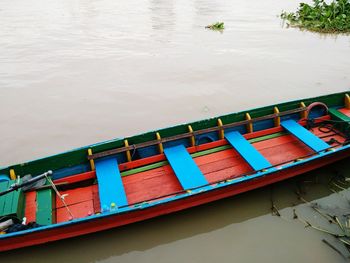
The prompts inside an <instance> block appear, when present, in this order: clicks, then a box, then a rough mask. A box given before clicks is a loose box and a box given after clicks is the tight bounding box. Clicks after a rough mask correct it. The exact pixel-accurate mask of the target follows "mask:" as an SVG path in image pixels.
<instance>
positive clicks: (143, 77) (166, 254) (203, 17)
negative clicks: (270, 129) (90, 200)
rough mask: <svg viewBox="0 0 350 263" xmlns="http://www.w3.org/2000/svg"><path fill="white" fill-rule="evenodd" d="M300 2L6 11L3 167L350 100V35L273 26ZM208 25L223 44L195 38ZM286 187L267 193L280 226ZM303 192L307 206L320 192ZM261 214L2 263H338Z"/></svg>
mask: <svg viewBox="0 0 350 263" xmlns="http://www.w3.org/2000/svg"><path fill="white" fill-rule="evenodd" d="M297 5H298V1H297V0H293V1H278V0H266V1H239V0H233V1H223V0H216V1H214V2H213V1H206V0H201V1H199V0H197V1H195V2H191V1H172V0H169V1H153V0H138V1H136V0H130V1H127V2H125V1H124V2H123V1H112V0H100V1H92V0H83V1H67V0H62V1H60V2H57V1H53V0H45V1H43V0H26V1H24V0H3V1H2V2H1V3H0V24H1V29H0V121H1V124H2V125H1V127H2V129H0V137H1V138H2V141H1V145H0V151H1V153H2V154H1V158H0V165H8V164H12V163H17V162H23V161H25V160H28V159H34V158H38V157H42V156H45V155H48V154H54V153H58V152H61V151H64V150H69V149H71V148H74V147H79V146H82V145H87V144H91V143H94V142H98V141H102V140H106V139H111V138H115V137H123V136H125V135H131V134H135V133H139V132H142V131H146V130H150V129H157V128H159V127H166V126H170V125H174V124H177V123H183V122H188V121H192V120H198V119H203V118H207V117H211V116H216V115H219V114H224V113H227V112H234V111H238V110H246V109H249V108H253V107H256V106H263V105H266V104H274V103H277V102H280V101H286V100H292V99H296V98H300V97H309V96H314V95H321V94H326V93H331V92H337V91H343V90H346V89H349V88H350V82H349V78H348V76H349V75H350V59H349V58H350V57H349V55H350V52H349V49H350V46H349V38H348V37H347V36H342V35H340V36H338V37H336V38H335V37H328V36H322V37H320V35H317V34H313V33H308V32H301V31H299V30H297V29H286V28H282V27H281V26H280V19H279V18H278V17H277V15H278V14H279V13H280V12H281V10H286V11H292V10H294V9H295V8H296V7H297ZM218 20H221V21H223V22H225V27H226V29H225V33H224V34H218V33H217V32H211V31H209V30H205V29H204V27H205V26H206V25H207V24H209V23H213V22H216V21H218ZM321 57H322V59H321ZM322 171H323V170H322ZM327 171H328V172H327ZM319 172H320V171H318V173H319ZM324 172H326V173H332V172H333V171H332V168H328V169H327V170H325V171H324ZM293 187H294V183H290V184H289V183H283V184H280V185H279V186H276V188H274V196H275V199H276V200H277V201H278V204H277V206H278V207H279V209H281V210H282V212H283V213H287V215H286V216H287V217H288V213H289V212H290V208H288V207H290V206H291V205H292V203H294V202H297V200H295V195H294V194H293ZM312 189H315V191H310V194H312V195H311V198H310V197H309V199H317V198H320V197H321V196H323V194H325V195H329V192H324V191H321V189H320V188H319V187H313V188H312ZM320 191H321V192H320ZM320 193H321V195H320ZM270 206H271V204H270V190H269V188H265V189H261V190H257V191H254V192H252V193H247V194H244V195H240V196H237V197H233V198H230V199H226V200H222V201H219V202H215V203H213V204H208V205H205V206H202V207H199V208H195V209H190V210H188V211H184V212H181V213H177V214H175V215H170V216H166V217H161V218H158V219H155V220H150V221H147V222H143V223H138V224H134V225H131V226H126V227H123V228H120V229H114V230H111V231H106V232H103V233H98V234H94V235H89V236H87V237H79V238H76V239H71V240H65V241H61V242H56V243H53V244H48V245H45V246H39V247H34V248H26V249H23V250H19V251H14V252H9V253H5V254H4V255H2V257H1V262H2V261H4V262H20V261H23V262H24V261H25V262H44V261H45V262H46V261H47V260H49V261H50V262H55V261H56V262H62V261H67V262H70V261H72V262H96V261H97V262H116V261H123V262H129V261H130V262H137V261H142V262H151V261H152V262H154V261H166V262H178V261H184V262H188V261H192V262H193V261H194V262H213V261H218V260H220V261H222V262H232V261H239V262H256V261H261V262H288V261H289V262H298V261H300V262H341V260H342V259H341V258H339V255H337V254H336V252H334V251H331V250H330V249H329V248H328V247H325V246H324V245H323V244H322V242H320V239H321V238H322V237H323V236H322V235H321V234H320V233H318V232H315V231H311V230H307V231H305V229H304V228H303V227H302V226H301V225H300V224H299V223H295V222H287V221H284V220H281V219H280V218H278V217H273V216H271V215H270ZM283 207H285V209H282V208H283ZM288 209H289V210H288ZM289 218H290V217H289ZM315 251H316V253H314V252H315ZM28 255H30V256H28Z"/></svg>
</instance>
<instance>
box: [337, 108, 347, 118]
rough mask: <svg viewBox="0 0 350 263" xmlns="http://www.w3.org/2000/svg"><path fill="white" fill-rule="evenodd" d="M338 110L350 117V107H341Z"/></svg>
mask: <svg viewBox="0 0 350 263" xmlns="http://www.w3.org/2000/svg"><path fill="white" fill-rule="evenodd" d="M338 111H340V112H341V113H343V114H344V115H346V116H348V117H350V109H347V108H342V109H339V110H338Z"/></svg>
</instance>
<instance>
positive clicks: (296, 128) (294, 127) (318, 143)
mask: <svg viewBox="0 0 350 263" xmlns="http://www.w3.org/2000/svg"><path fill="white" fill-rule="evenodd" d="M281 126H282V127H283V128H285V129H286V130H287V131H289V132H290V133H291V134H293V135H294V136H295V137H297V138H298V139H299V140H300V141H301V142H303V143H305V144H306V145H307V146H308V147H310V148H311V149H313V150H314V151H315V152H320V151H324V150H326V149H328V148H329V147H330V145H328V144H327V143H326V142H324V141H323V140H321V139H320V138H318V137H317V136H316V135H314V134H313V133H311V132H309V131H308V130H307V129H305V128H304V127H303V126H301V125H300V124H299V123H297V122H296V121H294V120H286V121H282V122H281Z"/></svg>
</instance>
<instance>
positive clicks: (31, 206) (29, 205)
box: [24, 191, 36, 223]
mask: <svg viewBox="0 0 350 263" xmlns="http://www.w3.org/2000/svg"><path fill="white" fill-rule="evenodd" d="M24 216H25V217H26V218H27V222H28V223H29V222H35V221H36V192H35V191H32V192H27V193H25V211H24Z"/></svg>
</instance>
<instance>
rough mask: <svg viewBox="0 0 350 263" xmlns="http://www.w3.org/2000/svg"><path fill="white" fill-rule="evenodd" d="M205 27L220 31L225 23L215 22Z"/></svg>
mask: <svg viewBox="0 0 350 263" xmlns="http://www.w3.org/2000/svg"><path fill="white" fill-rule="evenodd" d="M205 28H208V29H211V30H218V31H222V30H224V29H225V25H224V22H216V23H215V24H211V25H207V26H206V27H205Z"/></svg>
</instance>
